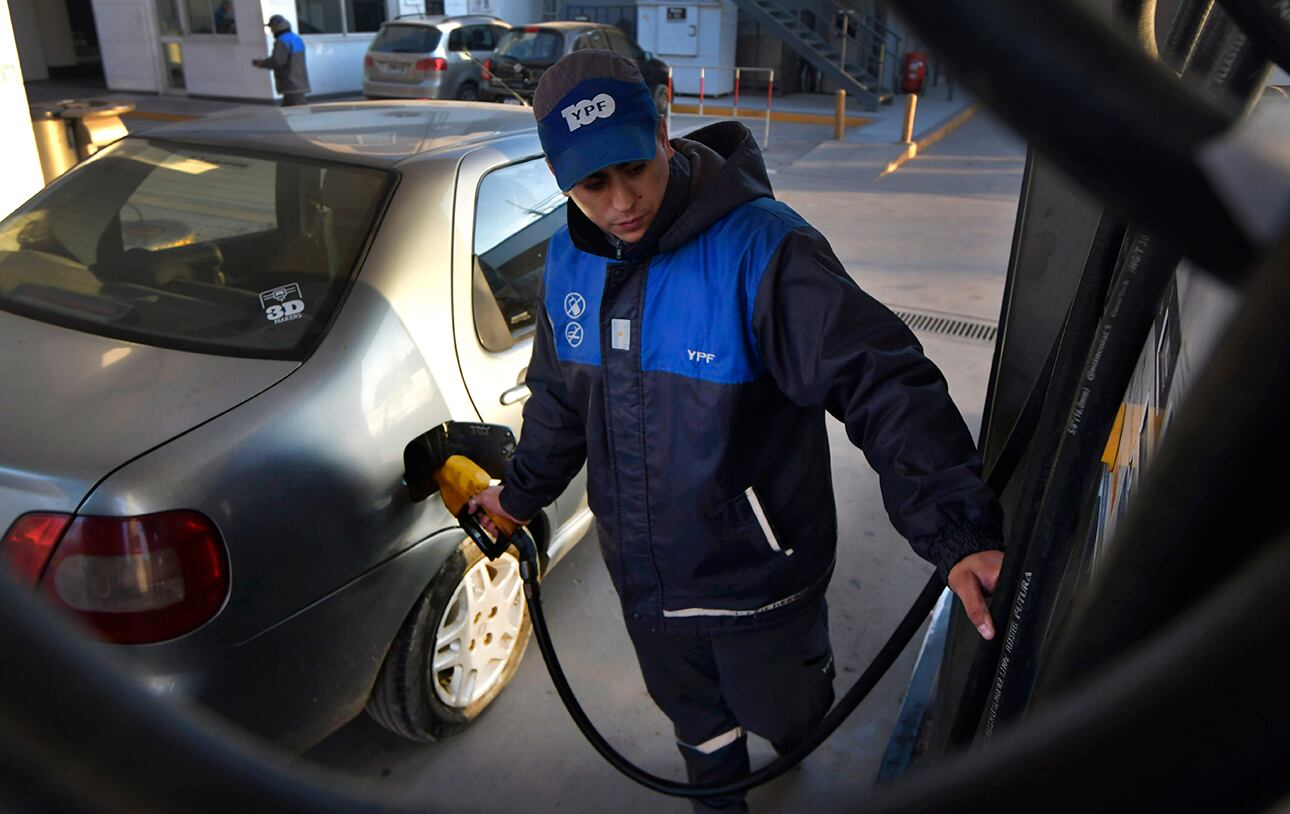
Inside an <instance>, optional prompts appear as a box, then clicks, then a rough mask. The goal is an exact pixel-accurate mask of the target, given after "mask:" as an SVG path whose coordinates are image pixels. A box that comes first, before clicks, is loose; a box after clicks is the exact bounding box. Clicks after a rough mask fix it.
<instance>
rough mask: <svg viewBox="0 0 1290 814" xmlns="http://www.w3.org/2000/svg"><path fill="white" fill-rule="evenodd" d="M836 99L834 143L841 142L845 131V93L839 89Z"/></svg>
mask: <svg viewBox="0 0 1290 814" xmlns="http://www.w3.org/2000/svg"><path fill="white" fill-rule="evenodd" d="M837 98H838V107H837V112H836V113H835V114H834V118H833V138H834V139H835V140H836V141H842V140H843V138H845V136H846V129H847V92H846V91H845V90H842V89H841V88H839V89H838V94H837Z"/></svg>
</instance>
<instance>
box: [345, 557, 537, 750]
mask: <svg viewBox="0 0 1290 814" xmlns="http://www.w3.org/2000/svg"><path fill="white" fill-rule="evenodd" d="M532 630H533V626H532V624H531V623H530V622H529V616H528V608H527V606H526V605H525V602H524V585H523V581H522V580H521V579H520V565H519V558H518V555H517V553H516V551H515V549H513V548H512V549H510V550H509V551H507V552H506V553H504V554H503V555H502V556H500V557H498V558H497V559H496V560H494V561H492V562H489V561H488V560H486V559H484V555H483V553H482V552H480V550H479V549H478V548H476V547H475V545H474V543H472V542H470V541H469V540H463V541H461V543H460V544H459V545H458V546H457V547H456V550H454V551H453V552H452V553H451V554H449V555H448V557H447V559H445V560H444V563H443V565H442V566H440V568H439V572H438V573H437V574H435V576H434V579H432V580H431V581H430V584H429V585H428V586H427V587H426V589H425V591H424V592H422V594H421V596H420V597H419V598H418V599H417V601H416V604H415V605H413V607H412V610H411V612H409V614H408V617H407V619H406V620H405V621H404V623H403V627H402V629H401V630H400V631H399V633H398V635H397V636H395V638H394V641H392V642H391V643H390V647H389V650H388V651H387V652H386V655H385V662H384V663H383V664H382V665H381V672H380V675H379V676H378V677H377V679H376V683H375V685H374V686H373V687H372V697H371V698H370V699H369V700H368V702H367V711H368V714H370V715H371V716H372V718H373V719H375V720H376V722H377V723H379V724H380V725H381V726H383V727H385V728H386V729H389V730H390V731H391V732H395V733H397V734H399V735H402V736H403V737H405V738H409V739H411V740H414V741H422V742H425V741H435V740H442V739H444V738H448V737H451V736H453V735H455V734H457V733H458V732H461V731H462V730H464V729H466V728H467V727H468V726H470V724H471V722H472V721H474V720H475V719H476V718H477V717H479V715H480V714H481V713H482V712H483V711H484V710H485V709H487V708H488V705H489V704H491V703H492V702H493V699H494V698H496V697H497V695H498V693H500V692H501V691H502V690H503V689H504V688H505V687H506V684H507V683H508V682H509V681H510V680H511V678H512V677H514V675H515V673H516V671H517V670H519V667H520V662H521V661H522V660H523V658H524V650H525V649H526V647H527V646H528V642H529V638H530V634H531V633H532Z"/></svg>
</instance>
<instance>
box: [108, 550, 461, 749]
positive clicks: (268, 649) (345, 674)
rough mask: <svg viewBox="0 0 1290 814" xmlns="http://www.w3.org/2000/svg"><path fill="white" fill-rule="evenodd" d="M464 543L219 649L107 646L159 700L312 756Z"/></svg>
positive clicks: (420, 556)
mask: <svg viewBox="0 0 1290 814" xmlns="http://www.w3.org/2000/svg"><path fill="white" fill-rule="evenodd" d="M460 542H461V533H460V530H459V529H445V530H444V531H442V532H440V533H438V534H436V535H434V536H432V537H430V538H429V539H427V540H425V541H423V542H421V543H419V544H417V545H415V546H413V547H412V548H410V549H408V550H407V551H404V552H403V553H402V554H400V555H398V556H396V557H394V558H393V559H390V560H387V561H386V562H385V563H383V564H382V565H380V566H378V567H377V568H375V569H373V570H371V571H369V572H368V573H366V574H364V575H363V576H362V577H360V578H358V579H356V580H354V581H353V582H351V583H349V584H348V585H345V586H344V587H342V588H340V589H338V590H336V591H334V592H332V593H331V594H328V595H327V596H326V597H324V598H322V599H320V600H318V601H317V602H315V603H314V604H312V605H310V606H308V607H306V608H303V609H302V610H300V611H298V612H296V613H294V614H292V615H291V616H289V617H287V618H286V619H284V620H282V621H281V622H279V623H277V624H275V625H273V626H271V627H269V628H268V629H266V630H264V631H262V632H261V633H259V634H257V635H256V636H254V637H252V638H250V639H248V640H246V641H244V642H241V643H238V644H235V645H232V646H229V647H225V648H219V649H218V652H216V650H215V649H213V648H212V647H211V644H210V643H209V642H207V643H205V644H203V645H202V646H201V647H200V648H199V647H197V646H195V645H189V644H187V643H186V642H185V640H184V639H179V640H177V641H175V642H169V643H165V644H161V645H155V646H146V647H130V648H116V647H110V646H106V645H105V647H109V650H110V652H112V653H113V654H114V655H116V656H118V657H119V656H121V655H122V654H124V655H125V657H126V661H127V667H128V668H129V669H131V670H132V672H134V673H135V675H136V676H137V677H138V678H139V679H140V680H141V681H142V682H143V683H144V685H145V686H147V687H148V688H149V689H151V690H152V691H154V692H156V693H157V694H159V695H163V696H178V697H181V698H185V699H192V700H196V701H199V702H201V703H202V704H204V705H205V706H207V707H209V708H210V709H212V710H214V711H215V712H217V713H220V714H221V715H223V716H224V717H226V718H228V719H229V720H230V721H232V722H233V723H235V724H238V725H240V726H242V727H244V728H245V729H247V730H249V731H251V732H253V733H255V734H257V735H260V736H262V737H264V738H266V739H268V740H270V741H273V742H275V743H278V744H279V745H282V746H284V747H287V748H289V749H293V750H304V749H306V748H308V747H309V746H312V745H313V744H315V743H317V742H318V741H320V740H322V739H323V738H325V737H327V736H328V735H329V734H331V733H332V732H334V731H336V730H337V729H339V728H340V727H341V726H343V725H344V724H346V723H347V722H349V721H350V720H352V719H353V718H354V717H356V716H357V715H358V714H359V713H361V712H362V711H363V707H364V705H365V704H366V703H367V699H368V697H369V696H370V694H371V690H372V686H373V684H374V682H375V681H376V677H377V675H378V674H379V672H380V669H381V664H382V662H383V661H384V659H385V653H386V650H387V649H388V647H389V644H390V642H391V641H392V640H393V639H394V637H395V635H396V634H397V633H398V631H399V628H400V627H401V626H402V625H403V622H404V620H405V619H406V617H407V615H408V612H409V611H411V609H412V606H413V604H414V603H415V602H416V600H417V598H418V597H420V595H421V593H422V592H423V591H424V590H425V589H426V586H427V585H429V583H430V581H431V580H432V579H433V578H434V575H435V573H437V572H438V570H439V568H440V566H441V565H442V564H443V562H444V560H445V559H446V558H447V556H448V555H449V554H450V553H451V552H452V551H454V550H456V548H457V546H458V545H459V544H460ZM198 650H200V651H201V652H200V653H199V652H198Z"/></svg>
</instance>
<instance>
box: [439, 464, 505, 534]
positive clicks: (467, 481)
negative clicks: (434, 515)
mask: <svg viewBox="0 0 1290 814" xmlns="http://www.w3.org/2000/svg"><path fill="white" fill-rule="evenodd" d="M434 479H435V482H436V483H438V484H439V494H440V496H441V497H442V498H443V505H444V506H446V507H448V511H450V512H452V516H453V517H456V518H458V519H459V520H460V519H461V514H462V511H463V510H465V508H466V504H467V503H469V502H470V499H471V498H472V497H474V496H475V495H477V494H479V493H480V492H482V491H484V490H485V489H487V488H488V487H489V486H490V485H491V484H492V479H491V478H489V477H488V473H487V472H485V471H484V469H483V468H482V467H481V466H480V465H479V464H477V463H475V462H474V461H472V460H470V459H469V458H467V457H466V456H464V455H450V456H448V460H446V461H444V463H443V466H441V467H439V469H438V470H437V471H436V472H435V473H434ZM485 514H487V515H488V517H489V519H490V520H492V521H493V523H495V524H496V525H497V528H498V530H500V531H501V533H502V534H503V535H504V537H507V538H509V537H510V536H511V535H512V534H514V533H515V529H516V525H515V523H513V522H511V521H510V520H508V519H506V518H504V517H497V516H495V515H494V514H493V513H492V512H488V511H486V512H485Z"/></svg>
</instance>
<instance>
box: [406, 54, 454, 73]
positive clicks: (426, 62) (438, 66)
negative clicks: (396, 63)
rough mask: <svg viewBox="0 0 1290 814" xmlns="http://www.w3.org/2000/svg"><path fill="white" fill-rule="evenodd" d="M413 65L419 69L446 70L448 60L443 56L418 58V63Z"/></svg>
mask: <svg viewBox="0 0 1290 814" xmlns="http://www.w3.org/2000/svg"><path fill="white" fill-rule="evenodd" d="M412 67H414V68H416V69H417V70H418V71H446V70H448V60H446V59H444V58H443V57H435V58H434V59H418V60H417V64H416V65H413V66H412Z"/></svg>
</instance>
